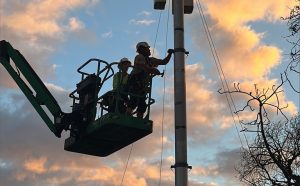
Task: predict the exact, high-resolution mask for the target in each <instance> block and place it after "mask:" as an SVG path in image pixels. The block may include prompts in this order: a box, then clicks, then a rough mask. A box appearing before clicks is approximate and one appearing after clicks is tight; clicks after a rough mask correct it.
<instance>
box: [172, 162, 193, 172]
mask: <svg viewBox="0 0 300 186" xmlns="http://www.w3.org/2000/svg"><path fill="white" fill-rule="evenodd" d="M177 167H185V168H188V169H190V170H191V169H192V168H193V167H192V166H190V165H189V164H187V163H175V165H171V169H175V168H177Z"/></svg>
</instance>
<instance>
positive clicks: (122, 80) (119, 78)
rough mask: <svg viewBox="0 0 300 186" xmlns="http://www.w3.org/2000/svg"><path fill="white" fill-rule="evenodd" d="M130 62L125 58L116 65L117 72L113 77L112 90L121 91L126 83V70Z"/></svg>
mask: <svg viewBox="0 0 300 186" xmlns="http://www.w3.org/2000/svg"><path fill="white" fill-rule="evenodd" d="M130 66H131V62H130V61H129V59H127V58H126V57H124V58H122V59H121V60H120V62H119V63H118V68H119V72H117V73H116V74H115V75H114V77H113V90H117V89H123V88H124V87H125V85H126V84H127V81H128V68H129V67H130Z"/></svg>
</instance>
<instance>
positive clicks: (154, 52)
mask: <svg viewBox="0 0 300 186" xmlns="http://www.w3.org/2000/svg"><path fill="white" fill-rule="evenodd" d="M161 14H162V10H161V11H160V12H159V18H158V24H157V28H156V34H155V39H154V44H153V48H152V56H154V53H155V51H154V49H155V46H156V41H157V36H158V30H159V25H160V20H161Z"/></svg>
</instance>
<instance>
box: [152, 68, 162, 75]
mask: <svg viewBox="0 0 300 186" xmlns="http://www.w3.org/2000/svg"><path fill="white" fill-rule="evenodd" d="M151 74H153V75H160V74H161V73H160V71H159V70H158V69H157V68H152V72H151Z"/></svg>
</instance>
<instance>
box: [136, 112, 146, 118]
mask: <svg viewBox="0 0 300 186" xmlns="http://www.w3.org/2000/svg"><path fill="white" fill-rule="evenodd" d="M136 117H138V118H142V119H143V117H144V113H142V112H137V113H136Z"/></svg>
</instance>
